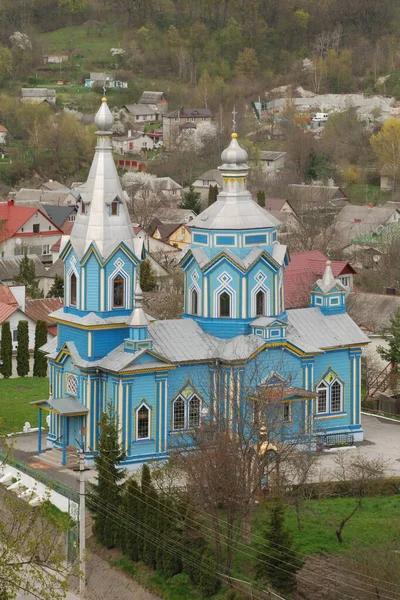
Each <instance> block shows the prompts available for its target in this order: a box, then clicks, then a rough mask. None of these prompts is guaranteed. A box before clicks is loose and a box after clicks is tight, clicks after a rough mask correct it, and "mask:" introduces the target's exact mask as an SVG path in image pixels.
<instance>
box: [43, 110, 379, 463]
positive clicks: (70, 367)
mask: <svg viewBox="0 0 400 600" xmlns="http://www.w3.org/2000/svg"><path fill="white" fill-rule="evenodd" d="M95 122H96V126H97V128H98V131H97V140H98V141H97V146H96V151H95V155H94V159H93V163H92V166H91V170H90V173H89V177H88V180H87V182H86V184H85V186H84V187H83V189H82V191H81V194H80V198H79V210H78V214H77V216H76V221H75V224H74V227H73V230H72V233H71V235H70V237H69V238H65V239H63V241H62V249H61V253H60V257H61V258H62V260H63V263H64V287H65V297H64V307H63V308H62V309H60V310H58V311H56V312H55V313H53V314H52V318H53V319H54V321H55V322H56V323H57V324H58V334H57V337H56V338H54V340H52V341H51V342H49V343H48V344H46V346H44V347H43V350H44V351H45V352H46V354H47V357H48V361H49V374H50V391H49V398H48V399H46V400H43V401H39V402H37V403H36V404H37V407H38V409H39V427H40V428H41V423H42V412H43V411H44V412H47V413H49V414H50V419H49V421H50V426H49V434H48V446H53V447H56V448H60V450H61V451H62V457H63V464H65V459H66V450H67V447H71V446H72V447H74V448H80V447H83V448H84V450H85V452H86V457H87V461H88V462H90V461H91V460H92V459H93V456H94V455H95V453H96V450H97V444H98V439H99V434H100V431H99V422H100V419H101V415H102V413H103V412H104V411H107V410H112V411H113V413H114V414H115V415H116V416H117V419H118V427H119V436H120V443H121V444H122V447H123V449H124V451H125V453H126V460H125V463H126V465H127V466H132V467H134V466H135V465H138V464H141V463H143V462H146V461H147V460H151V459H160V460H163V459H166V458H167V457H168V452H169V450H170V449H171V448H173V447H174V446H175V445H176V444H177V443H179V441H178V440H179V439H180V438H181V436H182V434H184V433H185V432H187V431H190V430H193V429H194V428H197V427H200V426H201V422H202V420H203V419H207V418H211V414H212V413H213V407H215V404H216V403H218V406H219V407H220V408H221V410H222V411H223V412H224V416H225V417H226V418H227V419H232V420H233V414H234V406H235V403H236V402H240V403H245V404H246V403H250V402H251V401H252V400H251V398H252V397H254V396H255V395H257V390H258V391H259V390H263V394H264V395H266V396H268V391H271V392H274V391H276V389H277V388H278V387H279V389H280V396H279V398H278V397H277V395H276V393H275V394H274V393H272V394H271V395H270V397H271V398H275V403H277V404H279V406H278V414H279V419H278V425H277V439H278V437H279V436H280V435H284V436H286V437H289V438H290V437H293V438H294V437H296V438H299V439H300V440H302V441H303V442H305V443H307V444H309V443H313V444H315V441H316V440H317V439H318V436H321V435H326V434H335V433H337V434H351V435H352V436H353V437H354V439H355V440H362V436H363V430H362V427H361V413H360V402H361V398H360V391H361V350H362V346H363V345H364V344H366V343H367V342H368V339H367V337H366V336H365V335H364V333H363V332H362V331H361V330H360V329H359V328H358V326H357V325H356V324H355V323H354V322H353V321H352V320H351V318H350V317H349V316H348V315H347V313H346V307H345V297H346V288H345V287H344V286H343V285H342V284H341V283H340V281H338V280H335V278H334V276H333V274H332V270H331V268H330V265H329V263H327V266H326V269H325V273H324V275H323V277H322V278H321V279H320V280H319V281H317V282H316V284H315V285H314V286H313V287H312V289H311V290H310V307H309V308H304V309H295V310H285V306H284V283H285V278H284V275H285V268H286V266H287V264H288V261H289V260H290V259H289V256H288V253H287V250H286V247H285V246H283V245H282V244H280V242H279V241H278V235H277V234H278V228H279V225H280V224H279V222H278V221H277V220H276V219H275V218H274V217H273V216H272V215H270V214H269V213H268V212H266V211H265V210H264V209H263V208H261V207H260V206H259V205H258V204H257V203H256V202H254V200H253V199H252V197H251V194H250V193H249V192H248V191H247V189H246V181H247V175H248V166H247V153H246V152H245V150H244V149H243V148H241V146H240V145H239V143H238V141H237V135H236V134H232V140H231V143H230V145H229V147H228V148H227V149H226V150H224V152H223V153H222V156H221V158H222V165H221V166H220V167H219V169H220V172H221V175H222V178H223V189H222V191H221V192H220V193H219V195H218V198H217V201H216V202H215V203H214V204H212V205H211V206H210V207H208V208H207V209H206V210H205V211H203V212H202V213H201V214H200V215H198V216H197V217H196V218H195V219H194V220H193V221H191V244H190V247H189V248H188V250H187V251H186V252H185V253H184V254H183V256H182V258H181V262H180V265H181V268H182V269H183V271H184V277H185V299H184V306H185V309H184V314H183V316H182V318H181V319H176V320H169V321H168V320H166V321H156V320H154V319H152V317H151V316H149V315H147V314H146V312H145V310H144V308H143V298H142V292H141V289H140V284H139V273H140V262H141V260H142V258H143V256H144V254H143V247H142V240H140V239H138V238H135V236H134V232H133V227H132V224H131V222H130V218H129V214H128V210H127V206H126V200H125V193H124V192H123V190H122V189H121V185H120V181H119V177H118V174H117V171H116V168H115V164H114V160H113V156H112V149H111V131H110V130H111V126H112V116H111V113H110V110H109V108H108V106H107V102H106V101H105V100H104V101H103V102H102V105H101V108H100V109H99V111H98V113H97V115H96V119H95ZM266 396H265V397H266ZM282 432H284V433H283V434H282ZM38 439H39V452H41V451H42V448H41V444H40V440H41V436H40V435H39V438H38Z"/></svg>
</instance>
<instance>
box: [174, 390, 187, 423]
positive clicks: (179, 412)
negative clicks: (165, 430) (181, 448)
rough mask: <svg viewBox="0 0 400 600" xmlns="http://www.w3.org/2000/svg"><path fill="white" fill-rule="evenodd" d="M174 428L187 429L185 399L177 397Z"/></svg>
mask: <svg viewBox="0 0 400 600" xmlns="http://www.w3.org/2000/svg"><path fill="white" fill-rule="evenodd" d="M173 429H174V431H180V430H181V429H185V401H184V400H183V398H177V399H176V400H175V402H174V415H173Z"/></svg>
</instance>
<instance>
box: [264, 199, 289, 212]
mask: <svg viewBox="0 0 400 600" xmlns="http://www.w3.org/2000/svg"><path fill="white" fill-rule="evenodd" d="M285 204H286V200H285V199H284V198H266V200H265V208H266V210H278V211H281V210H282V207H283V206H284V205H285Z"/></svg>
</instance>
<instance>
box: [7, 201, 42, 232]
mask: <svg viewBox="0 0 400 600" xmlns="http://www.w3.org/2000/svg"><path fill="white" fill-rule="evenodd" d="M38 210H39V209H37V208H29V207H28V206H16V205H15V204H14V203H13V202H1V203H0V223H1V227H0V242H2V241H4V240H8V239H10V238H11V237H13V235H15V234H16V233H17V231H18V230H19V229H20V228H21V227H22V226H23V225H24V224H25V223H26V222H27V221H29V219H30V218H31V217H32V216H33V215H34V214H35V213H36V212H38ZM40 212H42V211H40Z"/></svg>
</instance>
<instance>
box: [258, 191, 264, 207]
mask: <svg viewBox="0 0 400 600" xmlns="http://www.w3.org/2000/svg"><path fill="white" fill-rule="evenodd" d="M257 202H258V204H259V205H260V206H262V207H263V208H265V192H264V191H263V190H258V192H257Z"/></svg>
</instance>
